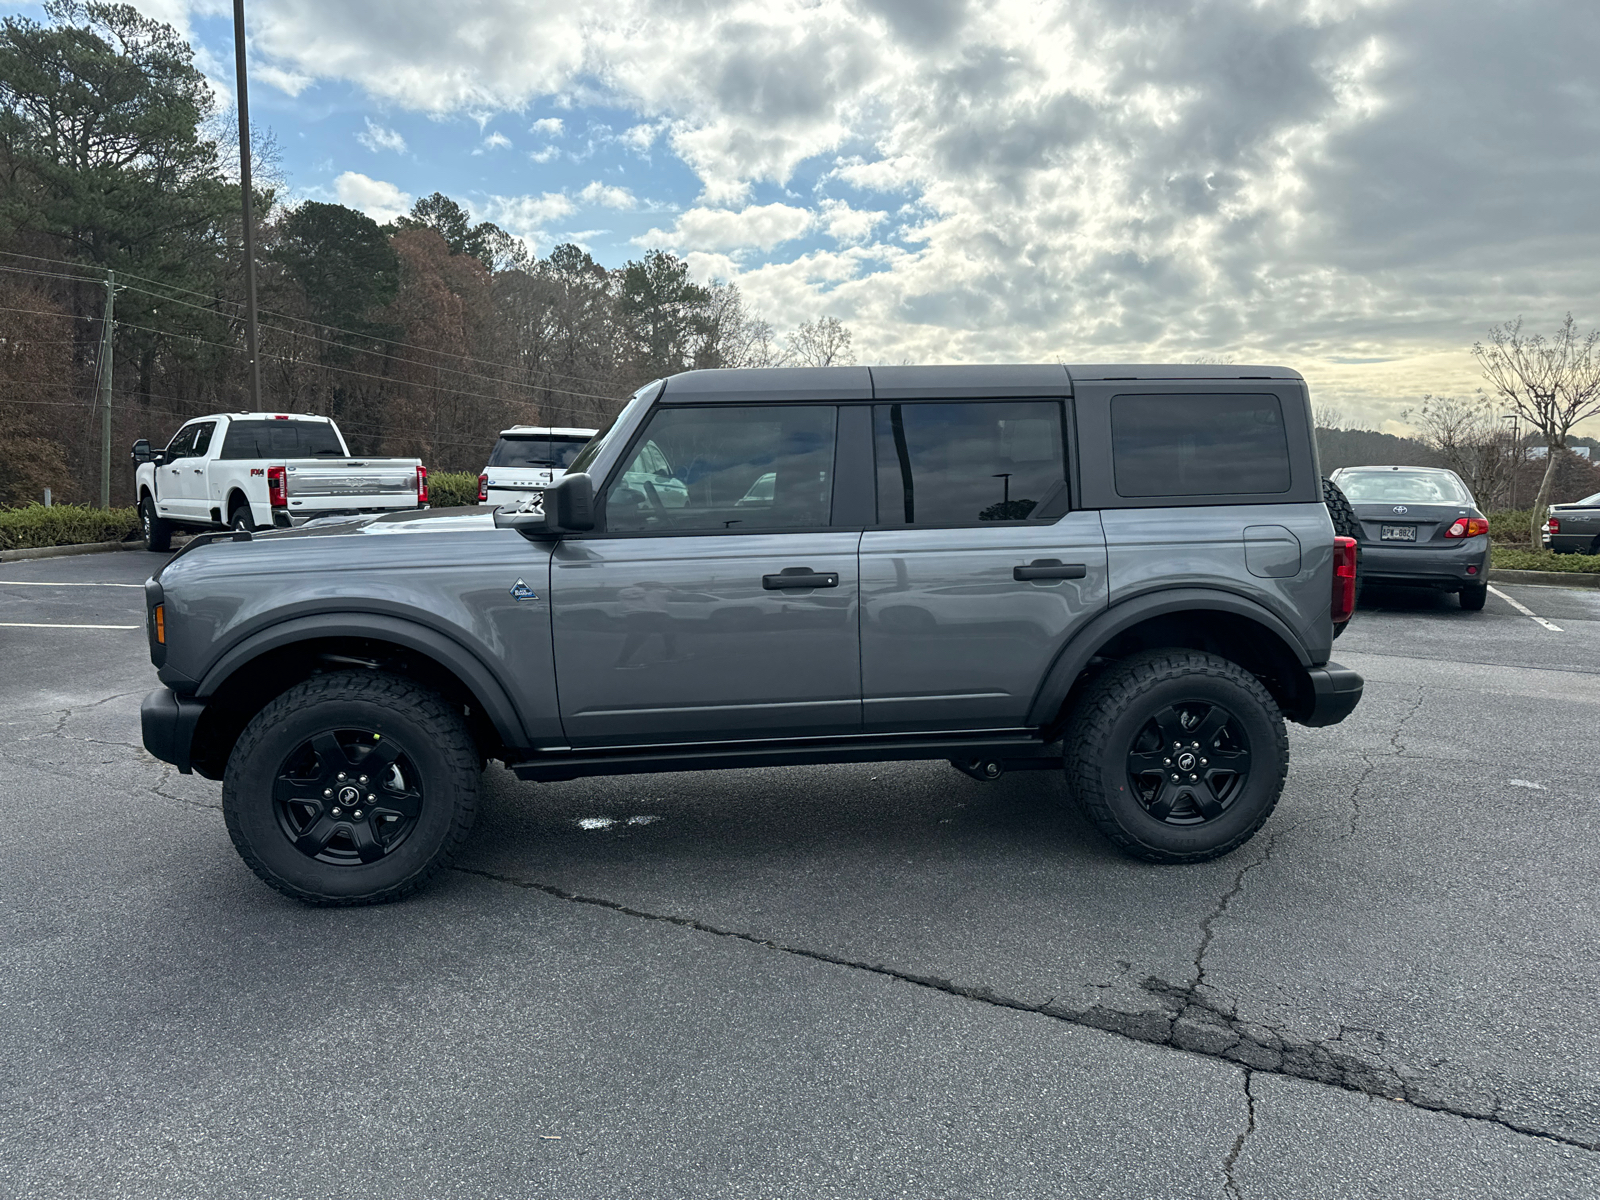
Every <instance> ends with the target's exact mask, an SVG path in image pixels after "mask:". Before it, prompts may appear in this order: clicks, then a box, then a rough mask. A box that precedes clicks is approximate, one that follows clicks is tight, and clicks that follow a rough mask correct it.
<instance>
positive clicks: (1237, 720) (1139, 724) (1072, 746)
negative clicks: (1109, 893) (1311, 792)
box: [1066, 650, 1289, 863]
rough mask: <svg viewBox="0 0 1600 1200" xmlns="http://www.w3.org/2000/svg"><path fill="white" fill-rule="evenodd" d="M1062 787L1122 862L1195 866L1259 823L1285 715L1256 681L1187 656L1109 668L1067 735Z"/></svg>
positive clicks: (1211, 658)
mask: <svg viewBox="0 0 1600 1200" xmlns="http://www.w3.org/2000/svg"><path fill="white" fill-rule="evenodd" d="M1066 770H1067V783H1068V785H1069V786H1070V787H1071V789H1072V792H1073V795H1074V796H1075V797H1076V798H1077V801H1078V803H1079V804H1080V805H1081V806H1082V807H1083V810H1084V812H1085V813H1086V814H1087V816H1088V817H1089V819H1090V820H1091V821H1093V822H1094V823H1095V825H1096V826H1097V827H1098V828H1099V829H1100V832H1101V833H1103V834H1105V836H1106V837H1107V838H1109V839H1110V840H1111V842H1112V843H1113V844H1114V845H1116V846H1117V848H1118V849H1120V850H1121V851H1122V852H1123V853H1125V854H1128V855H1130V856H1131V857H1134V858H1142V859H1146V860H1148V861H1150V862H1166V863H1181V862H1204V861H1205V860H1207V859H1212V858H1218V857H1220V856H1221V855H1224V854H1227V853H1229V852H1230V851H1232V850H1235V849H1237V848H1238V847H1239V846H1242V845H1243V844H1244V843H1245V842H1247V841H1249V840H1250V838H1251V837H1253V836H1254V835H1255V832H1256V830H1258V829H1260V828H1261V826H1262V825H1263V824H1264V823H1265V822H1266V819H1267V817H1269V816H1270V815H1271V814H1272V810H1273V808H1274V807H1275V806H1276V805H1277V803H1278V797H1279V796H1280V795H1281V794H1282V792H1283V781H1284V778H1285V777H1286V776H1287V774H1288V771H1289V739H1288V735H1287V734H1286V733H1285V732H1284V727H1283V715H1282V714H1281V713H1280V712H1279V710H1278V706H1277V704H1276V703H1275V702H1274V701H1273V699H1272V696H1271V695H1270V694H1269V693H1268V692H1267V689H1266V688H1264V687H1263V686H1262V685H1261V682H1260V680H1258V679H1256V677H1255V676H1254V675H1251V674H1250V672H1248V671H1246V670H1245V669H1244V668H1243V667H1241V666H1239V665H1238V664H1237V663H1233V662H1229V661H1228V660H1227V659H1225V658H1219V657H1217V656H1216V655H1213V654H1204V653H1201V652H1199V651H1196V650H1156V651H1148V652H1145V653H1142V654H1137V655H1134V656H1133V657H1131V658H1126V659H1123V660H1122V661H1120V662H1118V663H1116V664H1115V665H1113V666H1111V667H1109V668H1108V669H1107V670H1106V671H1105V673H1104V674H1102V675H1101V676H1100V677H1099V678H1098V679H1096V680H1094V682H1093V683H1091V684H1090V685H1089V688H1088V690H1087V691H1086V692H1085V693H1084V695H1083V696H1082V697H1081V698H1080V699H1079V700H1078V702H1077V704H1076V706H1075V707H1074V709H1073V711H1072V714H1071V718H1070V720H1069V721H1068V724H1067V735H1066Z"/></svg>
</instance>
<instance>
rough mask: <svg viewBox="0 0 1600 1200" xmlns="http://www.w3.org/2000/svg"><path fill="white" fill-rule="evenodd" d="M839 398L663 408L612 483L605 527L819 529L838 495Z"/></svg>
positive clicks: (650, 529)
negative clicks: (828, 401) (835, 455)
mask: <svg viewBox="0 0 1600 1200" xmlns="http://www.w3.org/2000/svg"><path fill="white" fill-rule="evenodd" d="M835 415H836V410H835V409H834V408H833V406H831V405H794V406H782V407H779V406H772V407H768V406H760V407H756V406H749V407H736V406H733V405H717V406H715V407H707V408H664V409H661V410H659V411H657V412H656V414H655V415H654V416H652V417H651V418H650V424H649V425H648V426H647V427H646V429H645V431H644V438H643V440H641V441H640V442H638V443H637V444H636V445H635V447H634V449H633V452H632V453H631V454H630V455H629V456H628V458H626V459H625V460H624V466H623V469H622V471H621V472H620V473H619V474H618V475H617V476H616V477H615V478H613V479H612V481H611V484H610V486H609V487H608V488H607V489H606V500H605V514H606V515H605V520H606V529H607V530H608V531H611V532H622V533H689V532H693V533H724V532H733V533H738V532H741V531H755V530H773V529H819V528H823V527H825V526H826V525H827V524H828V521H829V517H830V512H831V500H832V495H833V448H834V424H835Z"/></svg>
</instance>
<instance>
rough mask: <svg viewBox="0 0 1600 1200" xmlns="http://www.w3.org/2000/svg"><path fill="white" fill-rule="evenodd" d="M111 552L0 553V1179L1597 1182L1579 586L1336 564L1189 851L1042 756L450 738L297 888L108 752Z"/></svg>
mask: <svg viewBox="0 0 1600 1200" xmlns="http://www.w3.org/2000/svg"><path fill="white" fill-rule="evenodd" d="M160 561H161V557H160V556H155V555H147V554H144V553H142V552H129V553H117V554H104V555H93V556H84V557H79V558H64V559H52V560H35V561H31V562H21V563H9V564H0V647H3V648H4V661H5V664H6V669H5V671H4V672H3V674H0V698H3V700H4V707H3V709H0V811H3V822H0V859H3V861H4V864H5V869H4V871H3V872H0V893H3V897H0V899H3V905H0V929H3V932H0V1195H18V1196H56V1195H60V1196H78V1195H85V1194H114V1195H130V1196H143V1195H149V1196H165V1195H174V1196H175V1195H192V1194H208V1195H219V1196H231V1195H239V1196H244V1195H252V1196H254V1195H264V1196H299V1195H307V1196H313V1195H329V1194H339V1195H357V1194H359V1195H375V1196H376V1195H383V1196H411V1195H416V1196H430V1197H431V1196H463V1197H466V1196H473V1197H477V1196H486V1195H534V1194H541V1195H542V1194H560V1195H563V1196H597V1197H598V1196H618V1195H695V1196H723V1195H726V1196H813V1195H840V1196H881V1195H890V1194H895V1195H898V1194H906V1195H915V1196H963V1197H965V1196H988V1195H994V1196H1024V1195H1027V1196H1034V1195H1041V1194H1059V1195H1094V1196H1130V1197H1133V1196H1139V1197H1144V1196H1165V1195H1174V1196H1176V1195H1182V1196H1191V1195H1193V1196H1213V1195H1215V1196H1229V1195H1233V1196H1279V1195H1288V1194H1296V1193H1299V1194H1366V1193H1368V1192H1369V1191H1371V1192H1373V1193H1374V1194H1376V1193H1378V1192H1380V1191H1381V1192H1382V1193H1383V1194H1386V1195H1405V1196H1433V1195H1437V1196H1471V1195H1483V1196H1497V1195H1507V1194H1516V1195H1523V1196H1581V1195H1590V1194H1594V1192H1595V1191H1596V1190H1597V1189H1600V1051H1597V1050H1596V1049H1595V1046H1594V1039H1593V1032H1592V1031H1593V1029H1594V1028H1595V1027H1596V1025H1597V1023H1600V961H1597V956H1596V952H1595V948H1596V945H1597V944H1600V942H1597V933H1600V930H1597V928H1596V926H1597V923H1600V918H1597V916H1596V913H1597V912H1600V905H1597V903H1596V902H1597V900H1600V883H1597V882H1596V874H1595V871H1594V850H1593V847H1594V846H1595V844H1596V840H1597V834H1600V799H1597V792H1596V790H1595V787H1594V784H1593V779H1592V768H1591V766H1590V759H1591V758H1592V753H1593V752H1592V750H1591V749H1590V747H1592V745H1593V744H1594V737H1593V730H1594V726H1595V722H1596V718H1597V717H1600V669H1597V668H1596V667H1595V664H1596V663H1600V593H1595V592H1585V591H1578V590H1559V589H1550V588H1535V587H1516V586H1504V587H1501V588H1500V589H1499V591H1500V593H1501V594H1498V595H1491V597H1490V600H1489V605H1488V608H1487V609H1486V610H1485V611H1484V612H1483V613H1464V612H1462V611H1460V609H1459V608H1458V607H1457V606H1456V604H1455V602H1454V601H1453V600H1452V599H1447V598H1440V597H1436V596H1432V595H1427V594H1417V593H1408V592H1390V593H1381V594H1380V593H1376V592H1375V593H1373V594H1372V595H1370V596H1369V597H1368V598H1367V605H1366V607H1365V608H1364V610H1363V611H1362V612H1361V613H1360V614H1359V615H1358V617H1357V619H1356V622H1355V624H1354V625H1353V626H1352V628H1351V630H1350V632H1349V633H1348V634H1347V635H1346V637H1345V638H1343V639H1342V640H1341V641H1340V642H1339V643H1338V646H1337V650H1336V654H1335V657H1336V658H1337V659H1339V660H1340V661H1342V662H1344V663H1345V664H1346V665H1348V666H1352V667H1355V668H1357V669H1358V670H1360V671H1361V672H1362V673H1363V674H1364V675H1366V677H1367V681H1368V683H1367V694H1366V698H1365V700H1364V701H1363V703H1362V705H1361V707H1360V708H1358V709H1357V711H1356V713H1355V715H1354V716H1352V717H1351V718H1350V720H1348V721H1347V722H1346V723H1345V724H1343V725H1341V726H1338V727H1335V728H1332V729H1327V730H1303V729H1299V728H1298V727H1292V731H1291V740H1292V743H1293V751H1294V764H1293V767H1292V768H1291V772H1290V779H1289V786H1288V788H1287V790H1286V793H1285V797H1284V800H1283V802H1282V803H1281V805H1280V806H1279V808H1278V810H1277V813H1276V814H1275V815H1274V817H1273V818H1272V820H1271V821H1270V822H1269V823H1268V825H1267V827H1266V829H1265V830H1264V831H1263V833H1262V835H1260V836H1259V837H1258V838H1257V839H1256V840H1255V841H1253V842H1252V843H1250V844H1249V845H1247V846H1246V847H1244V848H1243V849H1242V850H1240V851H1239V852H1237V853H1236V854H1234V855H1233V856H1231V857H1229V858H1226V859H1223V860H1221V861H1219V862H1215V863H1210V864H1206V865H1204V866H1199V867H1189V868H1170V867H1166V868H1163V867H1153V866H1148V865H1144V864H1139V863H1134V862H1130V861H1128V860H1125V859H1122V858H1121V857H1119V856H1117V855H1115V854H1114V853H1113V852H1112V851H1111V850H1110V849H1109V848H1108V847H1107V846H1106V845H1105V844H1104V843H1103V842H1101V841H1100V840H1099V838H1098V837H1097V836H1096V835H1095V834H1094V833H1093V831H1092V830H1091V829H1090V828H1089V827H1088V826H1087V825H1086V824H1085V823H1084V822H1083V821H1081V820H1080V819H1079V818H1078V817H1077V816H1076V814H1075V813H1074V812H1073V811H1072V810H1071V809H1070V807H1068V806H1067V805H1065V804H1064V803H1063V801H1064V795H1063V789H1062V786H1061V784H1060V782H1059V781H1058V780H1057V779H1056V778H1054V777H1053V776H1048V775H1042V774H1041V775H1028V774H1023V775H1013V776H1007V777H1006V778H1004V779H1002V780H1000V781H999V782H997V783H993V784H980V783H978V782H975V781H973V780H970V779H968V778H966V777H965V776H963V775H960V774H958V773H957V772H955V771H954V770H951V769H950V768H949V767H947V766H943V765H940V764H927V763H913V764H887V765H875V766H848V767H847V766H837V767H816V768H792V769H787V770H763V771H738V772H725V773H712V774H706V775H667V776H653V777H624V778H613V779H600V780H588V781H577V782H571V783H560V784H531V783H521V782H518V781H517V780H515V779H514V778H513V777H511V776H510V775H509V774H508V773H506V772H504V771H501V770H499V769H498V768H491V770H490V772H489V774H488V776H487V779H486V785H487V786H486V797H485V801H486V803H485V811H484V813H483V816H482V818H481V820H480V822H479V825H478V828H477V830H476V832H475V834H474V836H473V840H472V843H471V845H470V847H469V851H468V853H467V854H466V856H465V858H464V859H463V860H462V861H461V862H460V863H459V864H458V869H457V870H455V871H452V872H450V873H448V874H447V876H446V877H445V878H443V879H442V880H441V881H439V882H437V883H436V884H435V885H434V886H433V887H431V888H430V889H429V890H428V891H426V892H425V893H423V894H422V895H421V896H419V897H417V898H415V899H413V900H411V901H409V902H407V903H404V904H401V905H397V906H390V907H385V908H374V909H359V910H334V911H323V910H314V909H308V908H302V907H300V906H298V905H295V904H293V903H291V902H288V901H286V900H284V899H282V898H281V897H280V896H278V895H277V894H276V893H273V892H271V891H269V890H268V889H266V888H265V887H263V886H262V885H261V884H260V883H258V882H257V880H256V879H255V877H254V876H253V875H251V874H250V872H249V871H248V869H247V868H246V867H245V866H244V864H243V863H242V862H240V861H239V859H238V858H237V856H236V855H235V854H234V852H233V849H232V846H231V845H230V844H229V842H228V838H227V835H226V832H225V831H224V829H223V826H222V820H221V816H220V813H219V812H218V811H217V804H218V797H219V792H220V786H219V785H217V784H215V783H211V782H209V781H206V780H203V779H199V778H197V777H192V776H180V775H177V774H176V773H175V772H173V771H172V769H171V768H168V767H166V766H165V765H164V764H161V763H158V762H156V761H155V760H153V759H151V758H150V757H149V756H148V755H147V754H145V753H144V751H143V750H142V748H141V747H140V745H139V731H138V704H139V700H140V698H141V697H142V696H143V694H144V693H145V692H146V691H147V690H149V689H150V688H151V687H153V686H154V672H153V670H152V669H151V667H150V666H149V663H148V660H147V658H146V655H145V648H144V634H143V628H142V619H143V608H142V596H141V593H140V592H139V590H138V586H137V585H138V584H139V583H140V582H141V581H142V580H143V579H144V578H145V576H146V575H148V574H149V573H150V572H151V571H152V570H153V569H154V567H155V565H158V564H159V562H160ZM1519 606H1520V607H1519Z"/></svg>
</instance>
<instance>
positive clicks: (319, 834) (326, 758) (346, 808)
mask: <svg viewBox="0 0 1600 1200" xmlns="http://www.w3.org/2000/svg"><path fill="white" fill-rule="evenodd" d="M272 803H273V810H274V814H275V815H276V816H277V818H278V828H279V829H281V830H282V831H283V835H284V836H285V837H286V838H288V839H289V841H290V842H291V843H292V844H293V845H294V848H295V849H296V850H298V851H299V852H300V853H301V854H304V855H306V856H307V857H308V858H314V859H316V860H317V861H318V862H324V863H331V864H334V865H350V864H354V863H373V862H377V861H378V860H379V859H381V858H383V857H384V856H385V855H386V854H390V853H392V852H394V851H395V850H398V849H399V848H400V847H401V846H402V845H403V844H404V843H405V840H406V838H407V837H409V836H410V835H411V831H412V830H413V829H415V828H416V825H417V818H418V817H420V816H421V815H422V806H423V803H424V797H423V792H422V780H421V772H420V771H418V769H417V767H416V765H415V764H414V763H413V762H412V760H411V758H410V757H409V756H408V755H407V754H406V752H405V750H404V748H403V747H402V746H401V745H400V743H399V742H398V741H396V740H395V739H394V738H392V737H390V738H385V737H383V736H382V735H381V734H378V733H374V732H373V731H371V730H368V729H338V730H329V731H327V732H324V733H319V734H317V735H316V736H315V737H313V738H311V739H310V740H308V741H305V742H302V743H300V745H298V746H296V747H295V748H294V750H292V751H291V752H290V753H289V755H288V757H287V758H286V759H284V761H283V763H282V764H281V766H280V767H279V768H278V776H277V779H276V780H275V781H274V783H273V787H272Z"/></svg>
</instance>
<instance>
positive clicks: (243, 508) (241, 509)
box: [228, 504, 256, 533]
mask: <svg viewBox="0 0 1600 1200" xmlns="http://www.w3.org/2000/svg"><path fill="white" fill-rule="evenodd" d="M228 528H230V529H242V530H244V531H245V532H246V533H254V532H255V528H256V523H255V522H254V521H253V520H251V519H250V506H249V505H248V504H236V505H234V506H233V509H232V510H231V511H230V512H229V513H228Z"/></svg>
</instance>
